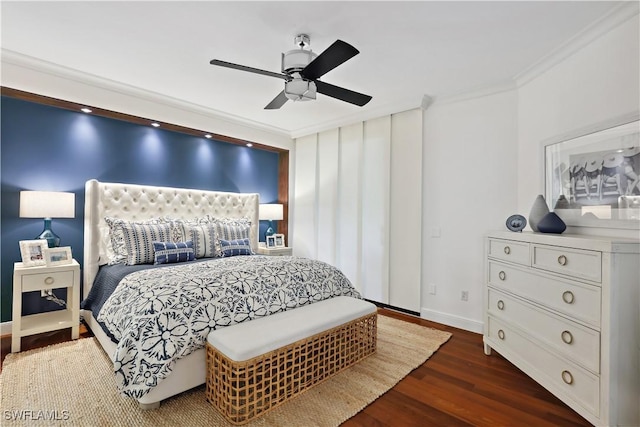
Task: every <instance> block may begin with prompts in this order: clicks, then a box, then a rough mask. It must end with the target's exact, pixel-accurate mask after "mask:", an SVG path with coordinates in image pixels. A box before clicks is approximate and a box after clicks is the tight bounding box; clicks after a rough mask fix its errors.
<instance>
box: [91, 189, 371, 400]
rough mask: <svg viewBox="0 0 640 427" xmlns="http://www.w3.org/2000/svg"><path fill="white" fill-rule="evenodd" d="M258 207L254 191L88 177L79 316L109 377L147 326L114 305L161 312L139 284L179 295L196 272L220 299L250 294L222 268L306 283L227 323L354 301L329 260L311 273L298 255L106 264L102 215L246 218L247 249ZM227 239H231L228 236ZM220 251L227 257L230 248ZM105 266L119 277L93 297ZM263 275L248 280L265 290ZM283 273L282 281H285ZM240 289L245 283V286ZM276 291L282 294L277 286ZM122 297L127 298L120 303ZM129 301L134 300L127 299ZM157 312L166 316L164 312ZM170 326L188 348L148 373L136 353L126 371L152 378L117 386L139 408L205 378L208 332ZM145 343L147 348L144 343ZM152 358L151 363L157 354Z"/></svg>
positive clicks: (107, 241) (109, 252)
mask: <svg viewBox="0 0 640 427" xmlns="http://www.w3.org/2000/svg"><path fill="white" fill-rule="evenodd" d="M258 206H259V196H258V194H245V193H228V192H217V191H204V190H192V189H181V188H170V187H155V186H142V185H133V184H120V183H103V182H99V181H97V180H90V181H87V183H86V186H85V226H84V266H83V282H84V283H83V290H84V297H85V300H84V301H83V307H82V308H83V309H82V310H81V315H82V318H83V320H84V321H85V323H86V324H87V326H88V327H89V328H90V329H91V330H92V332H93V333H94V335H95V337H96V338H97V340H98V341H99V342H100V344H101V345H102V347H103V348H104V350H105V352H106V353H107V354H108V355H109V357H110V358H111V360H112V361H114V376H116V377H117V378H120V376H118V375H116V374H120V372H121V371H120V370H119V367H120V366H121V365H124V362H123V361H124V359H123V357H124V358H127V357H129V356H122V355H123V354H125V352H127V351H130V352H131V353H132V354H135V351H134V350H136V351H137V350H139V349H141V348H142V347H145V345H146V344H140V342H141V341H140V342H135V340H136V339H138V338H139V337H137V332H138V331H140V334H142V333H143V331H146V326H142V325H143V323H136V322H143V321H146V320H135V321H133V320H129V319H128V318H127V317H126V316H125V315H119V314H117V313H116V310H118V309H119V308H118V307H119V306H121V307H125V308H127V309H129V310H133V309H132V308H131V307H133V306H134V305H135V306H145V307H146V308H145V310H146V311H145V314H146V313H149V312H153V313H155V312H158V313H160V314H159V315H163V314H162V307H161V306H162V304H158V305H155V304H156V303H155V301H154V302H147V301H146V300H145V298H146V295H147V294H148V292H145V291H144V290H141V289H143V288H142V287H143V286H153V289H154V292H158V293H162V292H165V293H167V292H168V293H171V292H172V291H171V288H169V286H179V289H180V291H179V292H180V298H183V293H182V292H183V290H184V287H183V283H188V284H193V283H199V282H201V281H202V280H203V279H202V277H204V276H202V275H204V274H207V275H209V274H211V275H212V276H215V280H213V279H209V278H208V277H209V276H207V280H211V281H212V283H213V282H215V283H216V284H217V285H216V286H217V287H216V288H215V289H216V292H218V293H219V294H224V295H232V294H231V292H232V291H233V292H235V293H234V294H233V296H232V297H224V298H220V299H221V300H229V299H234V300H235V298H248V296H247V295H248V294H250V292H249V291H245V290H244V289H243V288H238V285H237V284H236V283H231V284H228V283H227V282H228V281H230V280H231V279H228V278H227V276H233V275H232V274H231V273H227V271H232V272H234V274H235V272H240V273H241V274H245V275H247V274H248V275H249V276H251V277H252V278H253V277H254V276H253V274H254V273H253V271H254V270H255V271H258V270H259V271H260V274H261V275H263V276H264V275H266V274H272V275H273V277H277V278H278V281H277V282H278V283H281V282H293V281H300V282H301V283H302V282H303V281H306V282H307V287H306V288H304V289H302V288H301V289H298V290H293V291H291V292H292V293H296V296H295V298H296V299H299V300H300V301H298V302H291V299H289V300H287V303H286V304H285V303H283V304H281V305H280V306H278V305H269V307H268V308H267V310H266V311H265V310H264V309H263V308H261V307H260V306H258V309H256V311H255V312H253V311H252V312H251V316H249V315H247V316H244V317H242V318H240V317H238V316H239V315H240V314H242V313H240V314H239V313H237V312H236V313H234V316H235V317H233V318H232V322H231V323H237V322H241V321H245V320H246V321H249V320H251V319H252V318H254V316H264V315H268V314H270V313H273V312H276V311H278V310H282V311H284V310H288V309H295V308H296V307H297V306H298V305H296V304H307V303H313V302H315V301H316V300H321V299H326V298H331V297H333V296H338V295H346V296H352V297H355V298H360V295H359V293H358V292H357V291H356V290H355V289H354V288H353V287H352V286H351V284H350V283H349V281H348V279H346V277H344V275H342V273H340V272H339V270H337V269H334V268H333V267H331V266H328V265H320V270H319V271H317V272H316V271H315V270H311V268H315V267H316V265H315V264H324V263H320V262H319V261H312V260H306V259H304V258H297V257H268V256H261V255H248V256H247V255H246V254H243V253H241V255H240V256H235V257H224V258H213V259H202V260H194V261H191V262H187V263H178V264H172V265H163V266H160V268H158V269H155V268H151V267H149V266H148V265H141V266H136V267H140V269H137V270H135V271H133V272H129V271H128V270H127V268H129V267H128V266H127V267H125V266H122V265H114V266H108V265H106V264H108V263H109V262H108V261H109V260H111V259H113V247H112V245H111V237H110V223H109V222H108V220H109V221H114V220H125V221H132V222H133V221H142V220H148V219H150V218H171V219H172V220H180V221H182V220H184V221H191V220H194V219H195V218H205V217H209V218H211V217H215V218H225V220H229V221H235V220H238V221H245V223H247V224H248V233H247V235H246V236H245V237H247V238H248V239H245V240H246V243H247V244H249V245H250V246H251V248H255V249H257V247H258ZM194 236H195V235H194ZM154 240H155V239H154ZM174 240H175V239H174ZM238 241H239V240H238ZM233 242H235V240H234V241H233ZM223 249H224V248H223ZM255 249H254V252H255ZM218 250H220V248H218ZM196 252H197V251H196ZM226 253H227V254H228V253H229V252H226ZM143 264H144V263H143ZM312 264H313V265H312ZM251 269H254V270H251ZM111 271H116V272H118V274H121V275H120V276H118V274H115V273H114V275H115V276H116V277H117V279H113V280H116V282H118V285H117V287H115V285H114V288H113V289H109V291H108V292H107V291H105V292H107V293H106V294H105V296H98V297H96V295H100V292H102V287H104V286H105V285H104V284H103V281H96V277H98V278H99V279H100V278H102V277H101V276H104V275H105V274H104V273H105V272H111ZM247 271H249V272H250V274H249V273H246V272H247ZM123 272H124V273H123ZM308 272H311V273H308ZM109 274H110V273H109ZM255 274H257V273H255ZM304 275H308V277H307V276H305V277H304V280H302V279H300V277H302V276H304ZM223 276H224V277H225V278H224V280H225V282H224V283H223V285H224V288H223V287H220V286H218V285H219V284H220V283H222V282H220V280H223V279H221V277H223ZM234 277H235V276H234ZM269 277H271V276H269ZM269 277H266V276H264V277H262V276H260V277H258V276H256V278H253V279H252V280H254V281H255V283H256V289H257V288H260V289H262V288H264V287H265V286H267V285H265V283H267V282H269V283H271V280H270V279H269ZM283 278H286V280H284V279H283ZM94 281H95V283H100V284H99V285H97V284H94ZM308 281H316V282H318V283H317V286H315V285H314V286H312V288H313V289H312V290H311V291H309V286H308ZM258 282H259V284H258ZM207 286H209V284H207ZM243 286H247V285H246V284H245V285H243ZM252 286H253V285H252ZM269 286H271V288H272V287H273V286H272V285H269ZM278 286H280V285H278ZM283 286H284V285H283ZM187 288H188V286H187ZM191 288H194V289H195V288H197V289H198V292H200V293H202V289H205V288H204V287H202V286H199V287H197V286H191ZM271 288H270V289H271ZM145 289H148V288H145ZM206 289H209V288H206ZM222 289H223V290H224V291H223V290H222ZM252 289H253V288H252ZM167 290H168V291H167ZM316 291H317V292H316ZM176 292H177V291H176ZM185 292H186V291H185ZM207 292H211V291H207ZM256 292H257V291H256ZM261 292H262V291H261ZM278 292H282V291H281V290H279V291H278ZM286 292H289V291H286ZM314 292H315V293H314ZM298 293H299V294H304V295H302V296H301V297H300V296H298V295H297V294H298ZM186 295H187V300H189V301H191V299H189V298H188V297H189V294H186ZM198 295H200V294H198ZM207 295H209V294H207ZM238 295H240V296H238ZM126 298H129V299H128V300H127V299H126ZM131 298H135V299H133V300H132V299H131ZM171 298H173V296H171ZM89 300H90V301H89ZM96 300H100V301H101V303H100V304H101V305H100V311H98V310H97V308H96V307H95V306H94V307H91V304H92V302H93V303H94V305H95V301H96ZM132 301H133V302H132ZM198 301H200V300H198ZM200 302H202V301H200ZM218 303H219V302H217V304H218ZM102 304H104V306H102ZM207 304H208V303H207ZM211 304H213V303H211ZM201 305H202V304H201ZM210 307H211V305H210V304H208V305H207V306H206V309H207V310H210ZM274 307H276V308H274ZM192 308H193V307H192ZM192 308H190V307H188V304H185V310H190V311H185V313H187V314H188V316H187V315H185V316H182V317H178V318H177V319H183V318H184V317H189V319H190V320H189V321H191V313H193V310H192ZM214 308H215V307H214ZM92 310H93V311H92ZM134 314H135V313H134ZM164 315H165V316H166V314H164ZM245 317H246V319H245ZM165 318H166V317H165ZM145 319H146V317H145ZM238 319H239V320H238ZM170 320H172V321H174V323H175V322H177V320H176V318H172V319H170ZM180 321H182V320H180ZM146 322H147V323H146V324H148V323H153V322H154V321H152V322H148V321H146ZM185 322H186V321H185ZM227 323H230V322H227ZM146 324H144V325H146ZM225 324H226V323H225ZM205 326H206V325H205ZM222 326H224V325H222ZM119 327H121V328H122V330H118V329H117V328H119ZM216 327H218V325H213V326H211V328H216ZM220 327H221V326H220ZM127 328H128V329H127ZM174 329H175V330H183V331H189V332H188V335H186V334H183V335H184V337H185V338H184V339H183V341H185V342H187V341H188V343H189V346H193V347H194V348H193V349H189V350H188V351H187V350H183V351H182V350H181V351H182V353H180V354H178V353H177V352H175V353H176V354H175V355H173V356H172V358H171V359H168V358H167V360H162V363H163V365H162V366H161V367H159V368H155V366H156V365H153V366H154V368H153V369H155V370H152V369H151V368H149V369H147V368H148V367H147V366H143V365H144V364H145V363H146V364H149V363H151V362H148V360H149V356H148V355H146V356H140V360H138V361H137V362H136V363H137V365H135V368H131V369H130V371H133V370H137V371H139V372H142V371H143V369H142V368H145V369H147V370H146V371H145V375H146V374H148V373H149V371H152V372H154V373H156V372H160V373H159V374H158V375H157V376H158V378H159V379H157V380H156V378H155V377H154V381H149V384H143V386H144V387H143V388H139V389H135V388H133V387H132V388H130V389H127V388H126V383H127V381H126V380H124V381H123V383H125V385H124V386H122V387H123V388H122V389H121V392H122V393H123V394H126V395H129V396H131V397H133V398H135V399H136V400H137V401H138V402H139V404H140V406H141V407H143V408H145V409H150V408H154V407H157V406H158V405H159V404H160V402H161V401H162V400H163V399H166V398H168V397H171V396H174V395H176V394H178V393H181V392H183V391H186V390H189V389H191V388H193V387H196V386H199V385H201V384H204V383H205V379H206V351H205V349H204V342H205V341H206V335H207V334H208V332H209V329H206V328H200V329H201V332H202V333H200V332H199V330H197V328H194V327H191V325H189V326H187V325H186V323H185V325H182V324H177V326H176V327H175V328H174ZM165 332H166V330H165ZM201 335H202V336H204V340H203V342H200V340H201V338H202V337H201ZM140 340H142V338H140ZM200 344H202V345H200ZM163 345H164V344H163ZM147 347H150V346H148V345H147ZM165 347H166V345H165ZM163 348H164V347H163ZM145 350H149V349H145ZM156 353H160V355H159V356H158V354H156ZM153 356H154V357H156V358H157V359H164V358H163V357H162V351H160V352H158V351H156V352H155V353H153ZM127 360H129V359H127ZM153 360H154V361H157V360H156V359H153ZM116 366H117V367H116ZM158 366H160V365H158ZM130 371H127V372H130ZM165 371H166V376H163V375H165V374H164V373H162V372H165ZM154 375H155V374H154ZM127 378H130V377H127ZM114 382H115V381H114ZM118 387H121V384H118ZM123 390H124V391H123Z"/></svg>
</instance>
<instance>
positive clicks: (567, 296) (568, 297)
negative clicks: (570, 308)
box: [562, 291, 575, 304]
mask: <svg viewBox="0 0 640 427" xmlns="http://www.w3.org/2000/svg"><path fill="white" fill-rule="evenodd" d="M562 301H564V302H566V303H567V304H573V301H575V297H574V296H573V292H571V291H564V292H563V293H562Z"/></svg>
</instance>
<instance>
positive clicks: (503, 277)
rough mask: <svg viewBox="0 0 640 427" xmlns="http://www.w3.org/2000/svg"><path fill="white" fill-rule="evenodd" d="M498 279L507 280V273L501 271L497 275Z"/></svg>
mask: <svg viewBox="0 0 640 427" xmlns="http://www.w3.org/2000/svg"><path fill="white" fill-rule="evenodd" d="M498 277H499V278H500V280H505V279H506V278H507V273H505V272H504V271H501V272H500V273H498Z"/></svg>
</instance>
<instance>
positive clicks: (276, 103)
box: [264, 91, 289, 110]
mask: <svg viewBox="0 0 640 427" xmlns="http://www.w3.org/2000/svg"><path fill="white" fill-rule="evenodd" d="M287 100H289V98H287V95H285V94H284V91H282V92H280V93H279V94H278V96H276V97H275V98H273V101H271V102H270V103H269V104H267V106H266V107H264V109H265V110H277V109H278V108H280V107H282V106H283V105H284V103H285V102H287Z"/></svg>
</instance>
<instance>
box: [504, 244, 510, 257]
mask: <svg viewBox="0 0 640 427" xmlns="http://www.w3.org/2000/svg"><path fill="white" fill-rule="evenodd" d="M504 253H505V254H507V255H509V254H510V253H511V248H510V247H509V246H505V247H504Z"/></svg>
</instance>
